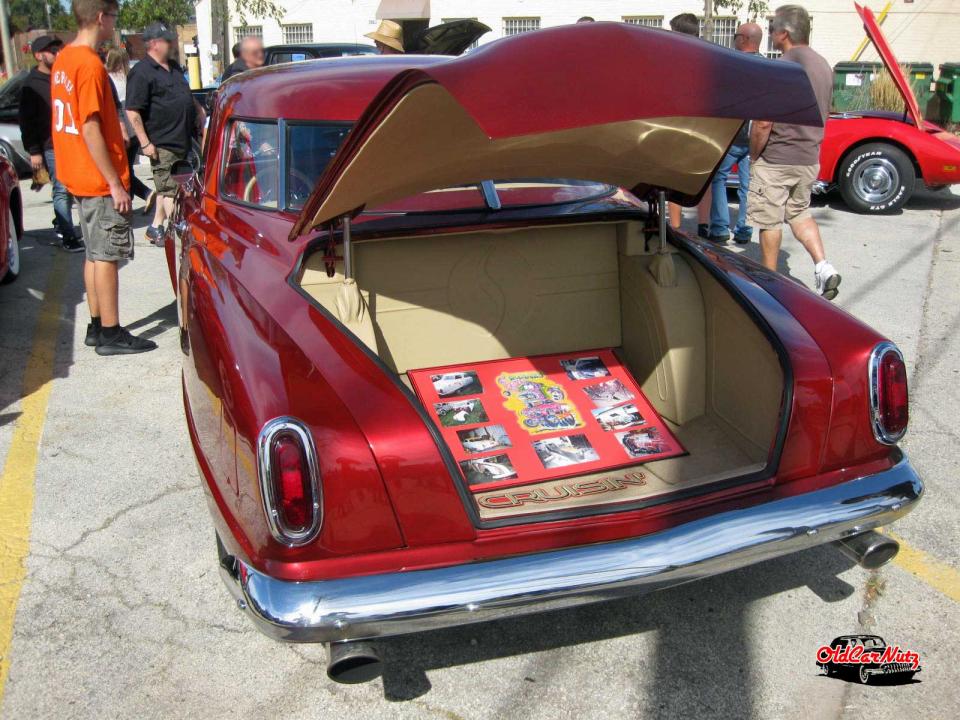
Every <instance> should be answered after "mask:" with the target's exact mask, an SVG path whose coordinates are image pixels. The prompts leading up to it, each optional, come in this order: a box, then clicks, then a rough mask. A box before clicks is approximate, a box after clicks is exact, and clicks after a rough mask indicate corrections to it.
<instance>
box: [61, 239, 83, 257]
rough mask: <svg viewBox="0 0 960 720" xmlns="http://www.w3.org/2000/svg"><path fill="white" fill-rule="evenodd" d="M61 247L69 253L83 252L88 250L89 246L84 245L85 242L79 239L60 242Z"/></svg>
mask: <svg viewBox="0 0 960 720" xmlns="http://www.w3.org/2000/svg"><path fill="white" fill-rule="evenodd" d="M60 247H61V248H63V249H64V250H66V251H67V252H68V253H78V252H83V251H84V250H86V249H87V246H86V245H84V244H83V240H81V239H80V238H77V237H68V238H64V239H63V240H61V241H60Z"/></svg>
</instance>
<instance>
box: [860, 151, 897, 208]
mask: <svg viewBox="0 0 960 720" xmlns="http://www.w3.org/2000/svg"><path fill="white" fill-rule="evenodd" d="M851 180H852V183H853V189H854V192H856V193H857V195H859V196H860V198H861V199H862V200H863V201H864V202H867V203H870V204H871V205H880V204H883V203H885V202H886V201H887V200H889V199H890V198H892V197H893V196H894V195H895V194H896V193H897V191H898V190H899V189H900V171H899V170H898V169H897V166H896V165H894V164H893V163H892V162H890V160H888V159H887V158H885V157H874V158H869V159H868V160H865V161H864V162H862V163H860V164H859V165H858V166H857V167H856V169H854V171H853V177H852V178H851Z"/></svg>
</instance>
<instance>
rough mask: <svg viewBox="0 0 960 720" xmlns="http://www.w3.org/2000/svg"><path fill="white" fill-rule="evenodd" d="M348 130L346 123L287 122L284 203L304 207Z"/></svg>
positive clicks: (348, 126)
mask: <svg viewBox="0 0 960 720" xmlns="http://www.w3.org/2000/svg"><path fill="white" fill-rule="evenodd" d="M349 132H350V125H349V124H347V123H311V124H306V123H302V124H299V123H290V124H289V125H287V157H286V163H287V164H286V168H287V170H286V173H287V207H290V208H301V207H303V204H304V203H305V202H306V200H307V198H308V197H310V193H311V192H313V188H314V185H316V183H317V179H318V178H319V177H320V175H322V174H323V171H324V169H325V168H326V167H327V165H328V164H329V163H330V160H331V158H333V156H334V155H336V154H337V149H338V148H339V147H340V144H341V143H342V142H343V140H344V138H346V137H347V133H349Z"/></svg>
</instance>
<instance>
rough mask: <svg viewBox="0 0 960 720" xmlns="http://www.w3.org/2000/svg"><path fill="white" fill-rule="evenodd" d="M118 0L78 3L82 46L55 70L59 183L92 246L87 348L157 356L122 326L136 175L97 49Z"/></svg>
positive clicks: (66, 53)
mask: <svg viewBox="0 0 960 720" xmlns="http://www.w3.org/2000/svg"><path fill="white" fill-rule="evenodd" d="M117 13H118V5H117V0H74V2H73V15H74V17H75V18H76V20H77V27H78V28H79V30H78V31H77V37H76V39H75V40H74V41H73V42H72V43H70V45H68V46H67V47H65V48H64V49H63V50H61V51H60V53H59V54H58V55H57V60H56V62H55V63H54V64H53V83H52V85H51V88H50V100H51V103H50V104H51V108H52V110H53V117H52V119H51V125H52V135H53V150H54V154H55V155H56V157H57V158H58V161H59V162H58V163H57V170H58V173H57V174H58V176H59V179H60V181H61V182H62V183H63V184H64V185H65V186H66V187H67V190H69V191H70V194H71V195H73V196H74V197H75V198H76V199H77V201H78V204H79V205H80V225H81V227H82V228H83V237H84V240H85V241H86V245H87V259H86V262H85V263H84V267H83V280H84V285H85V286H86V290H87V304H88V305H89V307H90V324H89V325H87V337H86V344H87V345H91V346H92V345H95V346H96V348H97V354H98V355H129V354H131V353H140V352H146V351H147V350H153V349H154V348H156V347H157V344H156V343H155V342H153V341H152V340H147V339H144V338H141V337H135V336H133V335H131V334H130V333H129V332H128V331H127V330H126V329H125V328H123V327H121V326H120V315H119V310H118V305H119V276H118V272H117V271H118V263H119V262H120V261H121V260H127V259H130V258H132V257H133V233H132V231H131V229H130V194H129V192H128V190H127V189H128V188H129V187H130V169H129V166H128V164H127V155H126V150H125V149H124V142H123V135H122V131H121V130H120V120H119V118H118V116H117V108H116V104H115V103H114V100H113V93H112V92H111V90H110V80H109V78H108V77H107V71H106V69H105V68H104V66H103V63H102V62H100V57H99V56H98V55H97V52H96V48H97V47H98V46H99V45H100V43H102V42H103V41H104V40H108V39H109V38H111V37H112V36H113V33H114V26H115V24H116V21H117Z"/></svg>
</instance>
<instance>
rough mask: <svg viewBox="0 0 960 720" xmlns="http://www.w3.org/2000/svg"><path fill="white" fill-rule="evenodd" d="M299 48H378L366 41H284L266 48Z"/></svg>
mask: <svg viewBox="0 0 960 720" xmlns="http://www.w3.org/2000/svg"><path fill="white" fill-rule="evenodd" d="M297 48H310V49H311V50H335V49H337V48H344V49H348V50H352V49H354V48H364V49H366V48H370V49H371V50H375V49H376V48H375V47H374V46H373V45H367V44H366V43H350V42H342V43H284V44H282V45H270V46H268V47H267V48H266V49H267V50H268V51H270V50H296V49H297Z"/></svg>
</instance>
